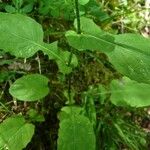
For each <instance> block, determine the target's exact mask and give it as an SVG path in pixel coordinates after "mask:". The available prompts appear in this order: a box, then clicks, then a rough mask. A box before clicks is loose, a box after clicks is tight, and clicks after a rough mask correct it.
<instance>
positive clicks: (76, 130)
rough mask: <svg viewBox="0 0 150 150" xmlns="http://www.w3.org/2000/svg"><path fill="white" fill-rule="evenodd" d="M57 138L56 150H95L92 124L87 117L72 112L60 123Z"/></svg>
mask: <svg viewBox="0 0 150 150" xmlns="http://www.w3.org/2000/svg"><path fill="white" fill-rule="evenodd" d="M58 136H59V138H58V150H95V144H96V143H95V135H94V131H93V126H92V124H91V123H90V121H89V119H88V118H87V117H85V116H83V115H79V114H77V113H74V111H71V113H70V115H68V117H67V118H65V119H63V120H61V121H60V128H59V135H58ZM66 143H67V144H66Z"/></svg>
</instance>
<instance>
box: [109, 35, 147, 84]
mask: <svg viewBox="0 0 150 150" xmlns="http://www.w3.org/2000/svg"><path fill="white" fill-rule="evenodd" d="M115 43H116V47H115V49H114V51H113V52H110V53H107V55H108V57H109V60H110V62H111V63H112V64H113V65H114V66H115V68H116V69H117V70H118V71H119V72H120V73H122V74H124V75H126V76H128V77H129V78H130V79H132V80H136V81H138V82H143V83H150V78H149V77H150V65H149V62H150V51H149V50H150V40H149V39H146V38H144V37H142V36H140V35H136V34H122V35H116V36H115Z"/></svg>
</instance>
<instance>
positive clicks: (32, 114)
mask: <svg viewBox="0 0 150 150" xmlns="http://www.w3.org/2000/svg"><path fill="white" fill-rule="evenodd" d="M27 114H28V116H29V119H30V120H32V121H35V122H43V121H45V118H44V116H43V115H42V114H40V113H39V112H38V111H37V110H35V109H30V110H29V111H28V112H27Z"/></svg>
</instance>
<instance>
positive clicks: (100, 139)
mask: <svg viewBox="0 0 150 150" xmlns="http://www.w3.org/2000/svg"><path fill="white" fill-rule="evenodd" d="M12 2H13V6H11V5H7V7H6V11H7V12H9V13H4V12H0V20H1V22H0V35H1V38H0V49H2V51H4V53H9V54H10V55H11V57H15V58H16V59H24V63H26V61H27V59H29V60H30V59H31V58H34V57H35V56H37V57H36V59H35V60H36V61H37V63H38V71H39V73H37V71H31V72H27V71H26V72H25V73H23V74H21V75H20V74H17V73H16V74H15V75H14V74H13V75H12V76H11V75H10V74H9V72H7V71H6V72H4V71H3V72H2V73H0V83H3V82H5V81H7V82H6V85H5V86H4V90H3V92H5V87H7V83H9V90H7V92H9V94H10V95H11V96H12V98H13V104H14V105H15V106H16V107H18V106H17V105H18V104H17V103H18V102H19V103H20V106H21V105H22V104H23V105H24V107H23V108H24V109H22V108H19V109H21V111H19V112H18V110H17V109H16V107H15V108H14V110H13V111H12V110H11V111H10V112H11V113H9V117H8V118H7V119H6V120H4V121H3V120H2V121H3V122H2V123H1V124H0V148H1V149H10V150H16V149H17V150H21V149H23V148H25V147H26V146H27V144H28V143H29V142H30V141H31V138H33V139H32V140H35V141H36V139H38V137H36V136H35V135H36V132H39V131H38V129H39V128H40V126H41V125H45V124H46V125H47V122H49V120H50V119H49V115H50V112H51V110H52V111H56V114H58V119H59V130H58V140H57V149H58V150H70V149H73V150H95V149H97V150H98V149H104V150H107V149H121V148H129V149H135V150H140V149H141V148H142V149H146V140H145V137H146V136H145V135H146V134H145V133H144V132H143V131H142V130H141V129H140V128H139V127H138V126H137V125H135V122H134V121H135V120H134V121H133V120H132V119H130V120H128V121H126V122H125V121H124V118H126V115H125V114H124V115H121V114H119V113H120V112H119V108H120V106H122V108H123V109H125V110H126V112H125V113H127V112H128V110H130V109H132V108H140V107H146V106H149V105H150V98H149V91H150V90H149V86H150V85H149V84H150V79H149V76H150V66H149V56H150V52H149V49H150V44H149V43H150V40H149V39H146V38H144V37H142V36H141V35H139V34H133V33H125V34H117V35H115V34H112V33H109V32H106V31H104V30H102V29H101V28H100V27H99V26H98V25H97V24H96V23H95V22H94V21H93V19H90V18H88V14H93V15H94V16H95V17H97V16H99V15H98V11H97V12H90V13H87V14H85V15H84V17H83V16H82V17H81V15H82V13H81V11H80V10H79V9H82V8H84V7H85V9H86V7H88V6H89V5H92V4H93V3H94V7H96V8H97V9H98V4H97V3H96V2H95V1H94V2H92V1H89V0H79V1H78V0H75V2H74V3H72V1H70V0H67V1H65V2H64V1H60V0H59V1H57V2H56V1H45V0H42V1H40V2H39V4H40V5H39V9H38V11H39V13H40V14H43V15H47V14H48V13H50V16H52V17H53V19H54V18H59V19H60V17H61V19H62V18H63V19H64V18H65V19H64V20H69V19H68V18H69V17H70V16H69V12H71V20H73V19H74V17H75V16H76V19H75V21H74V27H71V29H70V28H69V30H68V29H66V33H65V37H64V36H63V35H62V36H60V37H61V38H60V39H59V40H54V39H53V40H49V39H48V41H49V42H45V41H46V40H45V37H44V31H43V29H42V26H41V25H40V24H39V23H37V22H36V21H35V20H34V19H32V18H30V17H27V16H26V15H23V14H22V15H21V14H18V13H23V12H24V13H28V12H30V11H31V10H32V9H33V3H30V6H28V5H25V6H24V3H23V1H22V0H17V1H16V0H15V1H12ZM95 3H96V4H95ZM31 4H32V5H31ZM102 4H103V3H102ZM121 5H126V1H124V2H123V4H121ZM23 6H24V7H23ZM56 6H57V7H56ZM101 6H102V5H101ZM27 7H29V8H31V9H27ZM67 7H68V10H69V12H68V11H66V12H65V10H66V8H67ZM25 8H26V9H25ZM90 8H91V11H92V10H93V7H92V6H91V7H90ZM74 10H75V13H74ZM85 12H86V11H84V13H85ZM11 13H16V14H11ZM84 13H83V14H84ZM72 14H73V15H72ZM106 14H107V13H106ZM106 14H105V15H106ZM62 15H64V16H63V17H62ZM85 16H86V17H85ZM100 16H102V14H100ZM106 16H107V15H106ZM106 16H105V17H106ZM105 17H104V18H105ZM106 18H107V17H106ZM108 18H109V17H108ZM102 20H103V19H102ZM102 20H101V19H100V21H102ZM104 20H105V19H104ZM71 23H72V22H71ZM43 24H44V23H43ZM44 25H45V24H44ZM67 28H68V26H67ZM74 28H75V29H76V31H74V30H73V29H74ZM95 53H96V54H95ZM99 53H103V54H104V56H105V57H106V58H105V61H107V63H108V60H109V62H110V63H111V64H112V66H113V69H112V68H111V67H112V66H111V65H109V67H110V68H111V69H112V70H115V69H116V70H117V71H118V72H119V73H120V76H119V77H117V79H116V78H115V77H113V80H112V79H111V80H112V81H107V82H106V83H107V84H101V83H99V82H98V83H97V84H95V81H93V78H92V79H90V84H91V82H93V83H92V85H89V84H88V86H89V87H86V88H83V89H84V90H82V88H81V91H80V88H79V89H78V91H76V90H75V86H73V84H74V83H75V82H77V80H79V76H80V75H81V74H82V73H83V76H84V75H85V74H84V72H79V76H78V78H77V79H75V80H74V81H73V77H75V75H76V71H78V70H79V69H83V68H82V65H86V59H87V58H88V59H87V60H88V63H89V62H90V61H91V62H90V63H91V64H93V66H94V68H95V69H97V68H96V67H99V66H101V68H100V70H101V69H104V67H105V65H106V64H104V63H102V59H99V56H98V54H99ZM39 54H40V56H43V57H44V59H46V61H44V63H45V62H48V63H49V64H48V65H50V64H51V65H52V66H53V67H50V68H48V65H47V66H46V67H45V70H44V71H45V72H46V73H43V70H42V69H41V66H42V61H43V60H42V61H41V60H40V56H39ZM3 55H5V54H2V58H3ZM44 55H46V56H44ZM95 55H96V56H95ZM107 57H108V58H107ZM0 59H1V58H0ZM90 59H91V60H90ZM97 62H98V63H100V65H99V66H98V65H95V64H96V63H97ZM9 64H10V61H7V62H6V61H4V60H3V61H2V62H1V64H0V65H2V66H3V65H9ZM45 65H46V64H45ZM90 67H91V66H90ZM43 68H44V67H43ZM47 68H48V69H47ZM54 68H55V70H52V69H54ZM51 70H52V71H53V73H54V74H50V73H49V72H50V71H51ZM29 71H30V69H29ZM79 71H80V70H79ZM84 71H85V72H86V74H88V75H89V73H88V71H89V70H88V68H86V69H85V70H84ZM47 72H48V73H47ZM93 72H94V71H93ZM95 72H96V74H97V72H98V71H95ZM95 72H94V73H95ZM97 76H98V75H97ZM97 76H96V77H97ZM123 76H124V77H123ZM118 78H119V79H118ZM12 81H14V82H13V83H12ZM98 81H99V80H98ZM72 82H73V83H72ZM96 82H97V80H96ZM85 89H86V90H85ZM143 89H144V91H143ZM57 90H58V91H57ZM79 92H81V93H79ZM62 95H63V96H62ZM46 96H47V97H48V100H47V101H46V98H45V97H46ZM78 96H79V98H78ZM56 97H57V99H56ZM58 99H59V100H58ZM143 99H144V100H143ZM0 100H1V97H0ZM4 100H5V97H4ZM20 101H24V103H21V102H20ZM52 101H55V102H54V105H53V103H52ZM33 102H34V103H33ZM4 103H6V102H4ZM0 104H1V105H2V106H3V107H4V108H5V104H3V103H0ZM39 104H40V106H39ZM34 105H35V106H34ZM51 105H53V106H52V107H50V108H49V106H51ZM114 105H115V106H114ZM54 108H55V109H54ZM0 109H1V108H0ZM5 109H9V108H7V107H6V108H5ZM20 112H21V115H18V113H20ZM123 113H124V112H123ZM43 114H44V115H43ZM56 114H55V117H56ZM0 115H1V114H0ZM2 115H3V113H2ZM129 118H130V116H127V119H129ZM46 121H47V122H46ZM50 123H51V122H50ZM131 124H132V125H131ZM134 125H135V127H134ZM48 126H50V124H48ZM48 129H49V128H48ZM49 130H50V129H49ZM44 132H45V131H44ZM43 134H44V133H43ZM110 135H112V136H110ZM138 135H140V138H139V137H138ZM48 137H49V140H50V136H48ZM42 138H43V137H42ZM42 138H41V139H42ZM39 141H40V140H39ZM31 143H32V142H31ZM31 143H30V144H31ZM39 145H40V147H42V144H39ZM55 147H56V146H55Z"/></svg>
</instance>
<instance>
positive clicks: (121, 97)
mask: <svg viewBox="0 0 150 150" xmlns="http://www.w3.org/2000/svg"><path fill="white" fill-rule="evenodd" d="M149 93H150V85H149V84H145V83H138V82H136V81H133V80H130V79H129V78H127V77H124V78H123V79H122V80H121V81H120V80H113V81H112V83H111V102H112V103H113V104H115V105H117V106H131V107H144V106H150V94H149Z"/></svg>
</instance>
